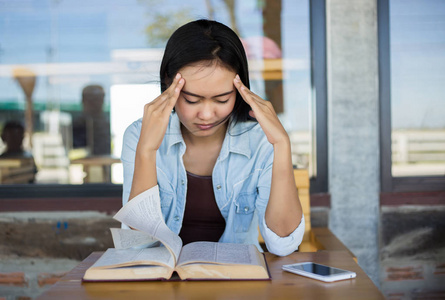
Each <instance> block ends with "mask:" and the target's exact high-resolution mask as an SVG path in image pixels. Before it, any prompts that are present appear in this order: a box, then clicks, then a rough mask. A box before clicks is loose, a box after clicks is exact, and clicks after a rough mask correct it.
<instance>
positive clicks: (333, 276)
mask: <svg viewBox="0 0 445 300" xmlns="http://www.w3.org/2000/svg"><path fill="white" fill-rule="evenodd" d="M282 269H283V270H285V271H288V272H292V273H295V274H298V275H302V276H306V277H310V278H313V279H317V280H321V281H324V282H333V281H338V280H345V279H350V278H355V276H356V274H355V272H351V271H347V270H342V269H338V268H333V267H329V266H325V265H320V264H317V263H313V262H303V263H296V264H290V265H283V266H282Z"/></svg>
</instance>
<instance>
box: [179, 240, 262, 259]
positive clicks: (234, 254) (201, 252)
mask: <svg viewBox="0 0 445 300" xmlns="http://www.w3.org/2000/svg"><path fill="white" fill-rule="evenodd" d="M257 252H258V250H257V249H256V247H255V246H254V245H244V244H229V243H215V242H195V243H190V244H187V245H185V246H184V247H183V249H182V252H181V255H180V257H179V259H178V265H184V264H188V263H195V262H203V263H218V264H243V265H260V264H261V262H260V261H259V260H258V255H257Z"/></svg>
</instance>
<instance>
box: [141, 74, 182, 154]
mask: <svg viewBox="0 0 445 300" xmlns="http://www.w3.org/2000/svg"><path fill="white" fill-rule="evenodd" d="M184 84H185V80H184V78H182V77H181V74H179V73H178V74H176V76H175V78H174V79H173V82H172V84H171V85H170V86H169V87H168V89H166V90H165V91H164V92H163V93H162V94H161V95H159V96H158V97H157V98H156V99H154V100H153V101H152V102H150V103H147V104H145V106H144V115H143V117H142V128H141V135H140V137H139V142H138V146H137V152H138V154H143V153H146V154H148V153H153V152H156V151H157V150H158V149H159V147H160V146H161V143H162V140H163V139H164V135H165V132H166V130H167V126H168V122H169V118H170V114H171V112H172V110H173V108H174V107H175V104H176V101H177V100H178V97H179V94H180V93H181V90H182V88H183V87H184Z"/></svg>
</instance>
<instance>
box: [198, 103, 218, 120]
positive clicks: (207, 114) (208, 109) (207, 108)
mask: <svg viewBox="0 0 445 300" xmlns="http://www.w3.org/2000/svg"><path fill="white" fill-rule="evenodd" d="M213 115H214V108H213V105H212V103H211V102H210V101H204V102H203V103H202V104H201V105H200V108H199V111H198V118H199V119H201V120H210V119H212V117H213Z"/></svg>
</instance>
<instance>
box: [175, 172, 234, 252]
mask: <svg viewBox="0 0 445 300" xmlns="http://www.w3.org/2000/svg"><path fill="white" fill-rule="evenodd" d="M187 181H188V184H187V199H186V202H185V212H184V219H183V221H182V228H181V232H180V233H179V236H180V237H181V239H182V242H183V244H184V245H186V244H188V243H191V242H196V241H210V242H217V241H219V239H220V238H221V235H222V234H223V232H224V230H225V228H226V221H225V220H224V218H223V216H222V215H221V212H220V210H219V208H218V206H217V204H216V200H215V194H214V193H213V182H212V176H198V175H195V174H192V173H189V172H187Z"/></svg>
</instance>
